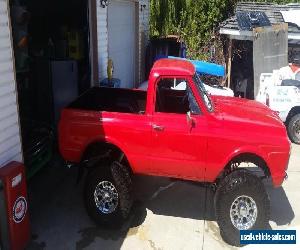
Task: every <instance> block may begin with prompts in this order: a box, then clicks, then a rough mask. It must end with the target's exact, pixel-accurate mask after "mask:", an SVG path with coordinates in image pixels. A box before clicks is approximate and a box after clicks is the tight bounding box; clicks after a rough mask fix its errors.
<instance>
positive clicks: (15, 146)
mask: <svg viewBox="0 0 300 250" xmlns="http://www.w3.org/2000/svg"><path fill="white" fill-rule="evenodd" d="M13 160H16V161H22V149H21V139H20V125H19V114H18V107H17V94H16V80H15V70H14V58H13V51H12V37H11V27H10V19H9V9H8V1H7V0H0V167H2V166H4V165H5V164H6V163H8V162H10V161H13Z"/></svg>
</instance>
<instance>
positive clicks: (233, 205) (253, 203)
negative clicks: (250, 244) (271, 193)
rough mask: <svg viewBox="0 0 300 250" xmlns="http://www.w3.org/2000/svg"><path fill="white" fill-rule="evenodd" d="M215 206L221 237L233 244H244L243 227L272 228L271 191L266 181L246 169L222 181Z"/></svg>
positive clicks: (244, 228)
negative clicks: (242, 241) (265, 184)
mask: <svg viewBox="0 0 300 250" xmlns="http://www.w3.org/2000/svg"><path fill="white" fill-rule="evenodd" d="M215 209H216V217H217V222H218V225H219V228H220V233H221V236H222V238H223V240H224V241H225V242H227V243H228V244H230V245H233V246H241V245H240V232H239V231H240V230H242V229H243V230H249V229H266V228H268V223H269V217H270V201H269V197H268V194H267V192H266V190H265V187H264V185H263V183H262V181H261V180H260V179H259V178H258V177H257V176H255V175H253V174H251V173H250V172H249V171H247V170H245V169H240V170H236V171H233V172H232V173H231V174H229V175H227V176H226V177H225V178H224V179H223V180H222V181H221V182H220V183H219V185H218V188H217V191H216V194H215ZM247 223H248V224H247Z"/></svg>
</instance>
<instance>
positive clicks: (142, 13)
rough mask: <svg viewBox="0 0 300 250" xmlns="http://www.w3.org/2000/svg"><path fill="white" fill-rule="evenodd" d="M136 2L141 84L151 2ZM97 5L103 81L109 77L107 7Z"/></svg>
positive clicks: (99, 54)
mask: <svg viewBox="0 0 300 250" xmlns="http://www.w3.org/2000/svg"><path fill="white" fill-rule="evenodd" d="M120 1H122V0H120ZM124 1H125V0H124ZM127 1H128V0H127ZM132 1H134V0H132ZM134 2H139V13H138V15H139V18H138V20H139V24H138V27H139V36H138V37H139V38H138V45H139V51H138V52H139V55H138V63H139V66H138V69H139V74H138V78H139V81H140V82H141V81H143V80H144V79H143V75H144V73H143V71H144V57H145V55H144V52H145V46H146V45H147V43H148V39H149V0H140V1H134ZM96 4H97V10H96V11H97V39H98V72H99V81H101V80H102V79H103V78H106V77H107V72H106V71H107V60H108V33H107V32H108V31H107V27H108V26H107V7H106V8H102V7H101V5H100V1H96ZM142 5H145V7H141V6H142Z"/></svg>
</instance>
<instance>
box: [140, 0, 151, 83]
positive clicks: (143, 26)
mask: <svg viewBox="0 0 300 250" xmlns="http://www.w3.org/2000/svg"><path fill="white" fill-rule="evenodd" d="M142 5H144V6H146V7H145V8H141V6H142ZM149 5H150V3H149V0H140V1H139V41H138V42H139V56H138V63H139V82H140V83H142V82H143V81H144V80H145V53H146V47H147V45H148V40H149V17H150V16H149ZM141 10H142V11H141Z"/></svg>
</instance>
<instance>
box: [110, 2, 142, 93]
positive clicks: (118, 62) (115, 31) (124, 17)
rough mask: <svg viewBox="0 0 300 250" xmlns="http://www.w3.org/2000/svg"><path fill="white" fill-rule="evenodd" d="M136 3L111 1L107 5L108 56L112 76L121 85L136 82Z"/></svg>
mask: <svg viewBox="0 0 300 250" xmlns="http://www.w3.org/2000/svg"><path fill="white" fill-rule="evenodd" d="M135 11H136V3H135V2H132V1H124V2H121V1H111V2H110V4H109V5H108V56H109V58H111V59H112V61H113V64H114V77H115V78H118V79H120V80H121V87H125V88H132V87H134V83H135V82H136V77H135V75H136V60H135V54H136V49H135V48H136V47H137V46H136V45H137V44H136V42H135V41H136V14H135Z"/></svg>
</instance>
